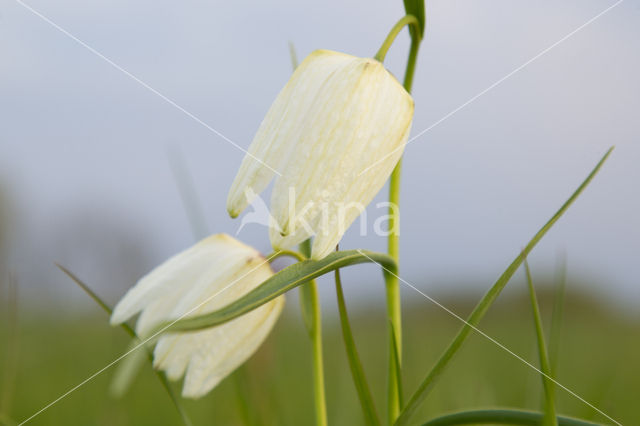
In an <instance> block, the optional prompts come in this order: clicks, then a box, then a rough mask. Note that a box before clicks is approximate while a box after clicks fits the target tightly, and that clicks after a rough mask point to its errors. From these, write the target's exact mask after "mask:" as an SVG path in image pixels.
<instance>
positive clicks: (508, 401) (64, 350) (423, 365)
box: [0, 295, 640, 425]
mask: <svg viewBox="0 0 640 426" xmlns="http://www.w3.org/2000/svg"><path fill="white" fill-rule="evenodd" d="M567 300H568V303H567V307H566V309H565V311H564V322H563V325H562V333H561V339H560V343H561V344H560V351H559V357H558V380H559V381H560V382H561V383H562V384H564V385H566V386H567V387H568V388H570V389H571V390H573V391H575V392H576V393H578V394H579V395H580V396H582V397H583V398H585V399H586V400H588V401H589V402H591V403H593V404H594V405H595V406H597V407H598V408H600V409H601V410H603V411H605V412H606V413H607V414H609V415H611V416H612V417H614V418H615V419H616V420H618V421H620V422H621V423H622V424H624V425H640V410H639V409H638V395H639V394H640V362H638V360H640V323H638V322H637V321H632V320H631V319H629V318H625V317H623V316H620V315H618V314H615V313H613V311H608V310H603V309H601V308H598V305H597V304H596V303H594V302H593V301H592V300H590V299H588V298H585V297H583V296H580V295H569V296H568V298H567ZM408 302H409V303H408V304H407V309H406V310H405V314H404V324H405V357H404V378H403V379H404V387H405V397H408V396H409V395H410V393H411V391H412V390H414V389H415V388H416V386H417V385H418V383H419V381H420V380H421V379H422V377H423V376H424V375H425V374H426V372H427V371H428V369H429V367H430V366H431V365H433V363H434V361H435V360H436V358H437V357H438V356H439V354H440V353H441V351H442V350H443V349H444V348H445V347H446V345H447V343H448V341H449V340H450V339H451V338H452V337H453V335H454V333H455V332H456V330H457V329H458V328H459V326H460V323H459V322H458V321H457V320H456V319H454V318H452V317H451V316H449V315H448V314H446V313H444V312H443V311H441V310H440V309H439V308H437V307H435V306H432V305H428V304H420V305H417V304H415V305H414V304H412V303H411V301H408ZM447 304H448V305H449V306H452V307H454V308H455V310H456V312H459V313H465V312H468V311H469V309H470V307H471V305H470V304H467V303H463V302H461V301H459V300H457V301H456V300H455V299H450V300H448V301H447ZM294 305H295V299H294V298H290V300H289V306H288V309H287V311H285V314H284V316H283V317H282V318H281V319H280V321H279V323H278V325H277V326H276V328H275V332H274V333H273V334H272V335H271V336H270V337H269V339H268V341H267V343H266V344H265V345H263V347H262V348H261V349H260V350H259V352H258V353H256V354H255V355H254V356H253V357H252V358H251V359H250V361H249V362H248V363H247V364H246V365H245V366H244V367H243V368H242V369H240V370H239V371H238V372H237V373H235V374H234V375H233V376H232V377H230V378H228V379H227V380H225V381H224V382H223V383H222V384H221V385H220V386H219V387H217V388H216V389H215V390H214V391H213V392H212V393H211V394H209V395H207V396H206V397H205V398H203V399H201V400H198V401H188V400H185V401H184V405H185V407H186V409H187V411H188V412H189V415H190V417H191V418H192V420H193V422H194V424H195V425H210V424H216V425H218V424H220V425H236V424H265V425H272V424H278V425H305V424H312V422H313V411H312V410H313V405H312V389H311V371H310V365H309V364H310V347H309V342H308V340H307V338H306V334H305V331H304V330H303V328H302V325H301V323H300V318H299V317H298V312H297V310H296V309H295V306H294ZM550 305H551V303H549V301H548V300H545V298H544V297H543V299H542V306H543V307H547V308H548V307H549V306H550ZM543 313H544V314H545V319H548V318H549V312H548V311H546V312H543ZM53 318H56V319H55V320H54V319H53ZM3 321H4V320H3ZM352 323H353V326H354V331H355V335H356V340H357V343H358V348H359V351H360V355H361V358H362V360H363V364H364V367H365V370H366V373H367V375H368V379H369V381H370V384H371V386H372V389H373V391H374V393H375V395H376V403H377V406H378V410H379V411H382V410H383V407H384V399H385V372H386V352H385V351H386V349H385V342H384V341H383V340H382V339H383V336H384V335H385V334H384V332H383V331H384V328H385V327H386V322H385V319H384V316H383V313H382V312H381V311H374V312H367V313H366V314H364V313H362V312H360V313H359V314H358V315H355V314H354V315H352ZM547 324H548V321H547ZM481 328H482V330H483V331H485V332H486V333H488V334H489V335H491V336H492V337H494V338H496V339H497V340H498V341H500V342H501V343H503V344H504V345H506V346H507V347H509V348H510V349H511V350H513V351H514V352H515V353H517V354H519V355H521V356H522V357H524V358H525V359H527V360H531V361H532V363H533V364H534V365H537V364H538V362H537V355H536V346H535V344H536V343H535V336H534V330H533V325H532V322H531V311H530V306H529V305H528V300H527V299H524V298H522V299H513V298H512V299H505V300H501V301H500V303H499V304H497V305H496V306H494V307H493V308H492V309H491V311H490V313H489V315H488V316H487V318H486V319H485V320H484V321H483V322H482V324H481ZM324 329H325V356H326V361H325V362H326V372H327V377H326V380H327V398H328V401H327V402H328V410H329V421H330V424H336V425H357V424H363V418H362V415H361V413H360V408H359V405H358V402H357V397H356V394H355V391H354V387H353V384H352V381H351V376H350V372H349V369H348V366H347V362H346V357H345V352H344V346H343V343H342V340H341V334H340V330H339V327H338V324H337V318H336V317H334V316H333V315H331V314H326V315H325V326H324ZM13 332H14V333H15V336H14V337H11V335H10V333H11V330H10V329H9V328H8V327H6V324H3V327H2V333H3V335H2V342H3V344H2V345H1V346H0V348H1V353H0V356H1V357H2V358H1V359H0V362H1V363H0V366H2V367H1V368H2V369H1V370H0V373H1V379H0V386H2V389H0V407H1V414H2V416H4V422H5V423H6V424H13V423H12V422H13V421H22V420H24V419H25V418H27V417H29V416H30V415H32V414H33V413H35V412H36V411H37V410H39V409H41V408H43V407H44V406H45V405H46V404H48V403H49V402H51V401H52V400H54V399H55V398H57V397H58V396H60V395H61V394H63V393H64V392H65V391H67V390H69V389H70V388H72V387H73V386H75V385H77V384H78V383H80V382H82V381H83V380H84V379H86V378H87V377H88V376H90V375H91V374H93V373H95V372H96V371H98V370H99V369H101V368H102V367H104V366H105V365H107V364H108V363H109V362H111V361H113V360H114V359H115V358H117V357H118V356H119V355H120V354H122V353H123V352H124V351H125V350H126V347H127V343H128V340H127V337H126V335H125V333H124V332H122V330H120V329H113V328H111V327H109V326H108V325H107V322H106V316H105V315H104V314H103V313H102V312H99V311H98V310H97V309H96V311H95V314H92V315H84V316H77V315H74V314H71V313H67V314H60V315H57V316H56V317H53V316H52V315H51V313H42V314H39V315H37V314H30V315H25V314H23V313H21V314H20V315H19V318H18V323H17V327H15V328H14V329H13ZM4 342H8V344H6V343H4ZM113 372H114V369H109V370H107V371H105V372H104V373H102V374H100V375H99V376H97V377H96V378H95V379H94V380H91V381H90V382H88V383H87V384H86V385H84V386H82V387H81V388H80V389H78V390H77V391H76V392H73V393H72V394H70V395H69V396H68V397H66V398H64V399H63V400H61V401H60V402H58V403H56V404H55V405H54V406H52V407H51V408H50V409H48V410H46V411H45V412H43V413H42V414H41V415H39V416H38V417H36V418H35V419H33V420H32V421H31V422H29V424H33V425H60V424H65V425H176V424H180V419H179V417H178V415H177V414H176V411H175V408H174V407H173V405H172V404H171V402H170V400H169V398H168V396H167V394H166V393H165V392H164V390H163V389H162V387H161V386H160V384H159V382H158V380H157V378H156V376H155V375H154V374H153V373H152V371H151V369H150V368H149V366H148V365H146V366H145V368H144V369H143V370H142V371H141V373H140V374H139V376H138V378H137V379H136V381H135V383H134V385H133V387H132V388H131V389H130V391H129V392H128V393H127V395H126V396H125V397H124V398H122V399H114V398H112V397H110V396H109V395H108V388H109V384H110V381H111V379H112V377H113ZM175 389H176V391H178V392H179V384H175ZM541 397H542V385H541V381H540V377H539V375H538V374H537V373H536V372H535V371H533V370H532V369H531V368H529V367H527V366H526V365H524V364H523V363H522V362H520V361H518V360H516V359H515V358H513V357H512V356H511V355H509V354H508V353H506V352H505V351H503V350H502V349H500V348H498V347H497V346H496V345H495V344H493V343H491V342H489V341H487V340H486V339H485V338H484V337H482V336H479V335H472V337H471V338H470V339H469V341H468V342H467V344H466V345H465V347H463V349H462V351H461V353H460V354H459V356H458V357H457V358H456V359H454V362H453V364H452V365H451V366H450V368H449V369H448V370H447V371H446V373H445V375H444V376H443V377H442V378H441V380H440V381H439V382H438V384H437V386H436V387H435V389H434V390H433V392H432V393H431V394H430V396H429V397H428V399H427V401H426V403H425V405H424V406H423V407H422V409H421V411H420V413H419V414H418V415H417V416H416V417H415V419H414V420H415V421H416V423H420V422H419V421H420V420H426V419H429V418H431V417H434V416H436V415H438V414H442V413H444V412H451V411H458V410H464V409H472V408H487V407H514V408H528V409H539V408H540V406H541ZM557 400H558V407H559V412H560V413H562V414H566V415H572V416H578V417H581V418H584V419H590V420H594V421H598V422H602V423H610V422H608V421H607V420H606V419H605V418H604V417H602V416H600V415H598V414H597V413H596V412H595V411H594V410H592V409H591V408H589V407H588V406H587V405H585V404H584V403H582V402H580V401H578V400H577V399H576V398H575V397H573V396H571V395H569V394H568V393H566V392H565V391H563V390H558V391H557ZM243 404H244V405H245V406H249V407H251V409H250V410H249V411H251V412H252V413H253V414H252V415H251V416H250V418H243V415H242V414H241V413H242V412H243V410H242V406H243ZM380 414H381V415H382V414H383V413H382V412H381V413H380ZM244 417H246V416H244ZM1 422H2V420H0V423H1Z"/></svg>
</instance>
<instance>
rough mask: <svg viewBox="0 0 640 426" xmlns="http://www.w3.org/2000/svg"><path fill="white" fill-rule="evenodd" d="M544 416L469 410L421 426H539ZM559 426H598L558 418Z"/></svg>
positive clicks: (569, 418) (519, 411)
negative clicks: (470, 425) (469, 425)
mask: <svg viewBox="0 0 640 426" xmlns="http://www.w3.org/2000/svg"><path fill="white" fill-rule="evenodd" d="M543 417H544V415H543V414H542V413H536V412H533V411H522V410H500V409H497V410H471V411H462V412H459V413H453V414H446V415H444V416H441V417H437V418H435V419H432V420H429V421H428V422H426V423H423V424H422V426H450V425H468V424H474V425H478V424H491V425H495V424H508V425H527V426H538V425H540V424H541V422H542V419H543ZM558 425H559V426H599V424H598V423H592V422H588V421H586V420H579V419H574V418H572V417H563V416H558Z"/></svg>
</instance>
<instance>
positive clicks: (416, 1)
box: [404, 0, 426, 38]
mask: <svg viewBox="0 0 640 426" xmlns="http://www.w3.org/2000/svg"><path fill="white" fill-rule="evenodd" d="M404 10H405V11H406V12H407V15H413V16H415V17H416V18H417V19H418V22H419V23H420V34H417V35H418V36H419V38H422V37H423V36H424V28H425V26H426V17H425V13H424V0H404ZM409 30H410V31H411V37H412V38H414V37H415V36H416V34H414V29H413V27H411V28H410V29H409Z"/></svg>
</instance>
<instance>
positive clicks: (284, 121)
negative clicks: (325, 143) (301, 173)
mask: <svg viewBox="0 0 640 426" xmlns="http://www.w3.org/2000/svg"><path fill="white" fill-rule="evenodd" d="M351 58H352V57H351V56H349V55H345V54H343V53H338V52H332V51H328V50H316V51H314V52H312V53H311V54H310V55H309V56H307V57H306V58H305V60H304V61H302V63H301V64H300V65H299V66H298V68H297V69H296V70H295V71H294V73H293V75H292V76H291V78H290V79H289V81H288V82H287V84H286V85H285V86H284V88H283V89H282V91H281V92H280V93H279V94H278V96H277V97H276V99H275V101H274V102H273V104H272V105H271V107H270V108H269V111H268V112H267V115H266V116H265V118H264V120H263V121H262V124H260V127H259V128H258V131H257V133H256V135H255V137H254V138H253V141H252V142H251V145H250V146H249V149H248V153H247V155H245V157H244V159H243V161H242V165H241V166H240V169H239V170H238V174H237V175H236V177H235V179H234V181H233V183H232V184H231V189H230V190H229V196H228V198H227V210H228V211H229V214H230V215H231V217H236V216H238V215H239V214H240V213H241V212H242V211H243V210H244V209H245V208H246V207H247V206H248V205H249V204H250V203H251V201H252V200H253V197H255V196H256V195H257V194H259V193H260V192H262V191H263V190H264V189H265V188H266V187H267V185H268V184H269V182H270V181H271V178H272V177H273V175H274V173H275V172H278V173H281V171H280V170H281V169H282V167H283V166H284V164H286V161H287V159H288V158H289V156H290V153H291V150H292V149H293V148H294V146H295V145H296V144H297V142H298V139H297V134H298V133H299V126H300V123H301V122H302V119H303V117H304V116H305V114H306V112H307V111H308V110H309V108H310V106H311V105H312V103H313V101H314V99H315V97H316V96H317V94H318V93H319V92H320V90H321V88H322V84H323V83H324V80H325V79H326V77H327V76H328V75H330V74H331V73H332V72H333V71H334V70H335V69H336V68H338V67H339V66H341V65H342V64H343V63H345V62H347V61H350V60H351Z"/></svg>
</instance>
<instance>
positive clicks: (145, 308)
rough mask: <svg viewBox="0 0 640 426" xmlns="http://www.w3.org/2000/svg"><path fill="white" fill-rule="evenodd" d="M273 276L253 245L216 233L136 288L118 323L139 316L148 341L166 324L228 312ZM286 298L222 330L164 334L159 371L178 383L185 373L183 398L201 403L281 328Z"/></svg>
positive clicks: (119, 308)
mask: <svg viewBox="0 0 640 426" xmlns="http://www.w3.org/2000/svg"><path fill="white" fill-rule="evenodd" d="M272 275H273V272H272V270H271V267H270V266H269V264H268V262H266V261H265V259H264V258H263V257H262V256H261V255H260V253H258V252H257V251H256V250H255V249H253V248H252V247H249V246H247V245H245V244H243V243H241V242H240V241H238V240H236V239H234V238H232V237H230V236H228V235H225V234H217V235H212V236H210V237H208V238H205V239H204V240H202V241H200V242H199V243H197V244H196V245H195V246H193V247H191V248H189V249H187V250H185V251H183V252H181V253H179V254H177V255H175V256H174V257H172V258H170V259H169V260H167V261H166V262H164V263H163V264H161V265H160V266H158V267H157V268H155V269H154V270H153V271H151V272H150V273H149V274H148V275H146V276H145V277H143V278H142V279H141V280H140V281H138V283H137V284H136V285H135V286H134V287H133V288H131V289H130V290H129V291H128V292H127V294H126V295H125V296H124V297H123V298H122V300H120V302H118V304H117V305H116V307H115V309H114V311H113V315H112V316H111V324H120V323H122V322H124V321H127V320H128V319H129V318H131V317H132V316H134V315H136V314H138V313H140V316H139V318H138V321H137V323H136V333H137V334H138V336H140V337H141V338H145V337H148V335H149V334H150V333H152V332H153V331H155V330H154V329H155V327H157V326H158V325H159V324H162V323H165V322H168V321H172V320H175V319H178V318H181V317H183V316H185V317H187V318H188V317H192V316H197V315H202V314H205V313H209V312H212V311H214V310H216V309H219V308H222V307H224V306H226V305H228V304H229V303H231V302H233V301H235V300H237V299H238V298H240V297H241V296H243V295H244V294H246V293H248V292H249V291H251V290H252V289H254V288H255V287H256V286H258V285H259V284H261V283H262V282H263V281H265V280H266V279H268V278H269V277H271V276H272ZM283 305H284V296H280V297H278V298H276V299H274V300H272V301H271V302H268V303H266V304H264V305H262V306H260V307H259V308H257V309H254V310H253V311H251V312H248V313H246V314H244V315H242V316H241V317H238V318H236V319H233V320H231V321H229V322H227V323H224V324H222V325H219V326H216V327H212V328H208V329H204V330H200V331H195V332H188V333H179V332H178V333H170V334H165V335H162V336H161V337H160V339H159V340H158V343H157V345H156V347H155V350H154V353H153V357H154V361H153V364H154V367H156V368H158V369H161V370H164V371H165V372H166V373H167V376H168V377H169V378H170V379H171V380H178V379H180V378H181V377H182V376H184V386H183V389H182V396H184V397H187V398H198V397H201V396H203V395H204V394H206V393H207V392H209V391H210V390H211V389H213V388H214V387H215V386H216V385H217V384H218V383H219V382H220V381H221V380H222V379H224V378H225V377H226V376H227V375H229V374H230V373H231V372H232V371H233V370H235V369H236V368H237V367H238V366H240V365H241V364H242V363H244V362H245V361H246V360H247V359H248V358H249V357H250V356H251V355H252V354H253V353H254V352H255V351H256V350H257V349H258V347H259V346H260V344H262V342H263V341H264V340H265V338H266V337H267V335H268V334H269V332H270V331H271V329H272V328H273V325H274V324H275V322H276V320H277V319H278V316H279V315H280V312H281V311H282V307H283Z"/></svg>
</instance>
